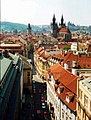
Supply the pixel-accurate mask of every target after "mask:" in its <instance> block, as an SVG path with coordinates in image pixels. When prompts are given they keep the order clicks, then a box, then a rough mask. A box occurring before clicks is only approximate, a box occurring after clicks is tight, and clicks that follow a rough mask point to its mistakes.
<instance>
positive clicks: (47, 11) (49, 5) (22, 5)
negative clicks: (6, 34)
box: [1, 0, 91, 25]
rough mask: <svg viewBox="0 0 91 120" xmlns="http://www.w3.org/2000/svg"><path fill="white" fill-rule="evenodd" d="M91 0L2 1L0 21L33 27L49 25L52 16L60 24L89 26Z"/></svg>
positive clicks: (90, 21) (90, 22)
mask: <svg viewBox="0 0 91 120" xmlns="http://www.w3.org/2000/svg"><path fill="white" fill-rule="evenodd" d="M90 12H91V0H45V1H44V0H2V1H1V20H2V21H10V22H16V23H24V24H27V23H30V24H34V25H49V24H50V22H51V20H52V17H53V14H54V13H55V15H56V21H57V22H60V19H61V16H62V14H63V15H64V19H65V22H66V23H67V22H68V21H70V22H72V23H74V24H76V25H91V15H90Z"/></svg>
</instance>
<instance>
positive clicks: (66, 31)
mask: <svg viewBox="0 0 91 120" xmlns="http://www.w3.org/2000/svg"><path fill="white" fill-rule="evenodd" d="M59 33H70V30H69V29H68V28H61V29H60V30H59Z"/></svg>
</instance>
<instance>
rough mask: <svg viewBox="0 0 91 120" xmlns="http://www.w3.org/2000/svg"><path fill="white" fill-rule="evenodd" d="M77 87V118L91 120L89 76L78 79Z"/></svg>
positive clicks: (78, 119)
mask: <svg viewBox="0 0 91 120" xmlns="http://www.w3.org/2000/svg"><path fill="white" fill-rule="evenodd" d="M77 87H78V88H77V99H78V101H77V120H91V77H88V78H85V79H84V78H82V79H80V80H79V81H78V86H77Z"/></svg>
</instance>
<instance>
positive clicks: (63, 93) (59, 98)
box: [47, 63, 77, 120]
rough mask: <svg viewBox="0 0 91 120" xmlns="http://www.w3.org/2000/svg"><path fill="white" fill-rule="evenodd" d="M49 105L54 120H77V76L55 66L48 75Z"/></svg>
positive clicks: (58, 65) (59, 66) (57, 65)
mask: <svg viewBox="0 0 91 120" xmlns="http://www.w3.org/2000/svg"><path fill="white" fill-rule="evenodd" d="M47 80H48V82H47V104H48V105H49V111H50V113H51V117H52V119H53V120H67V119H68V120H76V90H77V88H76V87H77V76H74V75H72V74H71V73H70V72H69V71H67V70H65V69H64V68H63V67H61V65H60V64H58V63H57V64H55V65H53V66H51V67H50V69H49V71H48V74H47Z"/></svg>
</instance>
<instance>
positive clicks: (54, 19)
mask: <svg viewBox="0 0 91 120" xmlns="http://www.w3.org/2000/svg"><path fill="white" fill-rule="evenodd" d="M55 22H56V18H55V14H54V15H53V24H55Z"/></svg>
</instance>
